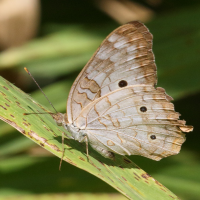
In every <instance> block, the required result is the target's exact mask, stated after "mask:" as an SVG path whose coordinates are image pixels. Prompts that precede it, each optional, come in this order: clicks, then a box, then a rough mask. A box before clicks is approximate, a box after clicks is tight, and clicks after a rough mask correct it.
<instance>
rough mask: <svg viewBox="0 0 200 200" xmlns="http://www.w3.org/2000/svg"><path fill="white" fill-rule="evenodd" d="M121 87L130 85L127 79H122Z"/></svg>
mask: <svg viewBox="0 0 200 200" xmlns="http://www.w3.org/2000/svg"><path fill="white" fill-rule="evenodd" d="M118 85H119V87H126V86H127V85H128V83H127V81H125V80H121V81H120V82H119V83H118Z"/></svg>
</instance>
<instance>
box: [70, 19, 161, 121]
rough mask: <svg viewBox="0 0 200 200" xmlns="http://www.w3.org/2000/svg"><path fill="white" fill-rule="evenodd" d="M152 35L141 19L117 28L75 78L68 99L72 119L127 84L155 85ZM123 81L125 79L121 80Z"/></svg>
mask: <svg viewBox="0 0 200 200" xmlns="http://www.w3.org/2000/svg"><path fill="white" fill-rule="evenodd" d="M156 80H157V78H156V66H155V63H154V55H153V53H152V35H151V34H150V33H149V30H148V29H147V28H146V27H145V26H144V25H143V24H142V23H140V22H131V23H128V24H125V25H123V26H120V27H119V28H117V29H116V30H114V31H113V32H112V33H111V34H110V35H108V37H107V38H106V39H105V40H104V41H103V42H102V44H101V46H100V47H99V48H98V49H97V51H96V52H95V54H94V55H93V57H92V58H91V59H90V60H89V62H88V63H87V65H86V66H85V67H84V69H83V70H82V72H81V73H80V74H79V76H78V77H77V79H76V81H75V82H74V84H73V86H72V88H71V91H70V94H69V97H68V102H67V116H68V121H69V123H73V121H74V120H76V119H77V117H78V116H79V114H80V112H81V111H82V110H83V109H84V108H85V107H86V106H87V105H88V104H90V103H92V102H93V101H94V100H95V99H98V98H100V97H102V96H104V95H106V94H108V93H110V92H112V91H115V90H117V89H119V88H121V87H124V86H126V85H128V86H130V85H138V84H145V85H152V86H153V85H155V84H156ZM120 81H121V82H120Z"/></svg>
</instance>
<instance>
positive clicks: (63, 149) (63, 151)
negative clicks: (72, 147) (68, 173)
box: [59, 133, 65, 170]
mask: <svg viewBox="0 0 200 200" xmlns="http://www.w3.org/2000/svg"><path fill="white" fill-rule="evenodd" d="M64 153H65V147H64V133H62V157H61V159H60V165H59V170H61V165H62V160H63V157H64Z"/></svg>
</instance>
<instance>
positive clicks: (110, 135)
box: [74, 85, 185, 160]
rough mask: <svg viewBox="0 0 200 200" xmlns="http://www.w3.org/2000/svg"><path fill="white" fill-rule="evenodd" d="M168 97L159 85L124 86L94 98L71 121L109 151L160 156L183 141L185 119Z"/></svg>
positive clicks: (122, 153) (171, 152)
mask: <svg viewBox="0 0 200 200" xmlns="http://www.w3.org/2000/svg"><path fill="white" fill-rule="evenodd" d="M169 99H170V97H169V96H168V95H167V94H166V93H165V91H164V89H162V88H157V89H155V88H154V87H153V86H145V85H139V86H128V87H125V88H122V89H120V90H117V91H114V92H111V93H109V94H107V95H105V96H103V97H101V98H99V99H97V100H95V101H94V102H93V103H91V104H90V105H89V106H87V107H86V108H85V109H84V110H83V111H82V112H81V113H80V115H79V117H78V118H77V120H75V121H74V123H75V124H76V126H78V127H80V129H82V130H85V131H86V132H87V134H88V138H89V140H90V135H92V136H93V137H94V138H96V140H98V141H100V142H101V143H102V144H103V145H105V148H108V149H110V150H111V151H112V152H116V153H118V154H121V155H132V154H133V155H142V156H145V157H148V158H151V159H154V160H160V159H161V158H163V157H166V156H169V155H174V154H177V153H178V152H179V151H180V148H181V145H182V143H183V142H184V141H185V136H184V135H185V134H183V133H182V131H181V129H180V128H179V127H184V126H185V122H184V121H182V120H179V113H177V112H175V111H174V106H173V104H172V103H171V102H170V101H169ZM92 136H91V137H92ZM91 142H92V141H91Z"/></svg>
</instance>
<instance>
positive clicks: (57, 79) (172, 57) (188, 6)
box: [0, 0, 200, 200]
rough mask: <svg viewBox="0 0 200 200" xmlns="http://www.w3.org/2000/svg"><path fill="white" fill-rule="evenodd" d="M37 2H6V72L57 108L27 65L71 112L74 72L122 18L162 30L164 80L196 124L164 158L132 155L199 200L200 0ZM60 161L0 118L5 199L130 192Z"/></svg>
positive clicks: (2, 66) (188, 199)
mask: <svg viewBox="0 0 200 200" xmlns="http://www.w3.org/2000/svg"><path fill="white" fill-rule="evenodd" d="M20 1H21V0H20ZM20 1H19V0H18V2H20ZM6 2H8V7H6V5H5V3H6ZM30 2H31V1H30ZM34 2H35V3H34V5H29V7H25V6H28V5H25V3H23V0H22V2H21V4H20V3H19V7H20V9H19V11H18V12H16V13H17V14H13V12H14V11H13V10H14V8H15V7H16V9H18V7H17V6H15V5H14V4H13V9H11V6H12V4H9V0H7V1H6V0H4V1H0V49H1V53H0V75H1V76H3V77H4V78H6V79H8V80H9V81H10V82H12V83H15V85H16V86H17V87H20V88H21V89H22V90H24V91H25V92H27V93H29V94H30V95H31V96H32V97H33V98H35V99H37V101H39V102H40V103H41V104H45V105H46V106H47V107H49V108H50V109H51V107H50V106H49V105H48V102H47V101H46V99H45V98H44V96H43V95H42V94H41V92H39V91H38V89H37V87H36V86H35V84H34V83H33V81H32V80H31V79H30V77H29V76H28V75H27V74H26V73H25V71H24V70H23V67H27V68H28V69H29V70H30V71H31V72H32V74H33V76H34V77H35V79H36V80H37V81H38V83H39V84H40V86H41V87H42V88H43V89H44V91H45V93H46V95H47V96H48V97H49V99H50V100H51V101H52V103H53V104H54V106H55V107H56V109H57V110H58V111H60V112H65V109H66V108H65V107H66V101H67V96H68V92H69V89H70V87H71V85H72V83H73V81H74V79H75V78H76V76H77V75H78V73H79V72H80V70H81V69H82V68H83V67H84V65H85V64H86V63H87V61H88V60H89V59H90V57H91V56H92V54H93V53H94V52H95V50H96V48H97V47H98V46H99V45H100V43H101V41H102V40H103V39H104V38H105V37H106V36H107V35H108V34H109V33H110V32H111V31H112V30H114V29H115V28H117V27H118V26H119V25H120V24H122V23H126V22H128V21H131V20H140V21H142V22H144V23H145V24H146V25H147V27H148V28H149V29H150V32H151V33H152V34H153V36H154V41H153V44H154V47H153V50H154V54H155V58H156V64H157V68H158V86H160V87H164V88H165V89H166V91H167V93H168V94H169V95H171V96H172V97H173V98H174V99H175V100H174V104H175V108H176V111H177V112H180V113H181V114H182V117H181V119H185V120H186V121H187V124H188V125H193V126H194V131H193V132H192V133H188V134H187V140H186V142H185V143H184V144H183V147H182V150H181V153H180V154H178V155H177V156H172V157H169V158H165V159H163V160H161V161H159V162H156V161H152V160H149V159H147V158H143V157H139V156H131V160H132V161H133V162H135V163H136V164H137V165H139V166H140V167H141V168H142V169H144V170H145V171H146V172H147V173H148V174H150V175H152V176H153V177H154V178H155V179H157V180H158V181H159V182H161V183H162V184H164V185H165V186H166V187H167V188H169V189H170V190H171V191H172V192H174V193H175V194H176V195H178V196H179V197H180V198H181V199H183V200H199V199H200V154H199V149H200V148H199V141H200V135H199V134H198V132H199V131H200V128H199V126H198V124H199V118H198V114H199V111H200V109H199V107H200V92H199V91H200V77H199V76H200V66H199V65H200V64H199V63H200V1H198V0H190V1H186V0H177V1H174V0H143V1H142V0H141V1H140V0H137V1H133V0H132V1H129V0H123V1H115V0H96V1H95V0H88V1H86V0H85V1H83V0H68V1H63V0H51V1H49V0H42V1H36V0H34ZM3 4H4V5H3ZM23 5H24V9H25V10H23V9H22V7H23ZM6 9H7V10H6ZM29 9H30V10H29ZM3 11H7V12H5V13H6V14H5V13H4V12H3ZM25 11H26V12H25ZM27 11H28V12H27ZM3 14H4V15H7V17H4V16H3ZM29 15H30V16H29ZM1 17H2V19H1ZM20 17H21V18H20ZM3 20H4V21H3ZM23 20H27V21H26V22H24V21H23ZM28 20H29V21H28ZM22 36H23V37H22ZM59 162H60V160H59V159H58V158H56V157H54V156H53V155H51V154H50V153H48V152H47V151H46V150H44V149H42V148H41V147H39V146H37V145H36V144H35V143H33V142H32V141H30V140H29V139H27V138H25V137H24V136H23V135H21V134H20V133H19V132H17V131H16V130H14V128H12V127H11V126H9V125H7V124H6V123H4V122H2V121H0V199H35V198H40V199H80V198H82V199H98V198H99V199H103V200H104V199H115V200H118V199H125V197H123V196H122V195H121V194H119V193H118V192H117V191H115V190H114V189H113V188H111V187H110V186H109V185H107V184H106V183H104V182H103V181H101V180H99V179H98V178H96V177H94V176H92V175H91V174H88V173H87V172H85V171H82V170H80V169H77V168H75V167H74V166H71V165H70V164H68V163H63V164H62V170H61V171H59V170H58V167H59Z"/></svg>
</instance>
